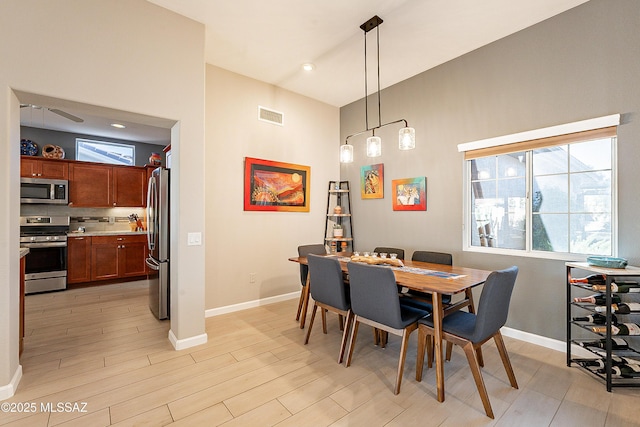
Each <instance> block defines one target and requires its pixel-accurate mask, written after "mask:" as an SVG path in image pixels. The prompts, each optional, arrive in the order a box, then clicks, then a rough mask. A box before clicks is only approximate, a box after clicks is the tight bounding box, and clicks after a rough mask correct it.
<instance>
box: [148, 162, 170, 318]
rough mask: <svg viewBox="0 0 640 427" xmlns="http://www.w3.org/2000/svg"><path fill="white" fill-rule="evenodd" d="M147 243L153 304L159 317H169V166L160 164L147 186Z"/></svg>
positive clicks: (153, 308)
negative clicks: (161, 166) (160, 166)
mask: <svg viewBox="0 0 640 427" xmlns="http://www.w3.org/2000/svg"><path fill="white" fill-rule="evenodd" d="M147 244H148V246H149V256H148V257H147V265H148V266H149V268H150V269H151V274H150V275H149V308H150V309H151V311H152V312H153V314H154V315H155V316H156V317H157V318H158V319H168V318H169V314H170V306H169V289H170V287H169V258H170V256H169V170H168V169H163V168H157V169H155V170H154V171H153V173H152V174H151V177H150V178H149V184H148V187H147Z"/></svg>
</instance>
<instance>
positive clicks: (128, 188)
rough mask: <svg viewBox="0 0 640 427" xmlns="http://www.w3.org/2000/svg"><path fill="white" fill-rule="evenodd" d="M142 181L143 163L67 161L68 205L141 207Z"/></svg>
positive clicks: (143, 188) (145, 178) (143, 181)
mask: <svg viewBox="0 0 640 427" xmlns="http://www.w3.org/2000/svg"><path fill="white" fill-rule="evenodd" d="M146 184H147V171H146V169H145V168H144V167H136V166H110V165H101V164H95V163H84V162H74V163H71V164H69V206H71V207H91V208H104V207H115V206H122V207H144V206H145V203H146Z"/></svg>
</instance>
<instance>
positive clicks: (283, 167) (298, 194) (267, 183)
mask: <svg viewBox="0 0 640 427" xmlns="http://www.w3.org/2000/svg"><path fill="white" fill-rule="evenodd" d="M310 175H311V168H310V167H309V166H301V165H294V164H292V163H282V162H275V161H272V160H261V159H254V158H251V157H246V158H245V160H244V210H245V211H278V212H309V179H310Z"/></svg>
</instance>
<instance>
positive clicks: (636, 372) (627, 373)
mask: <svg viewBox="0 0 640 427" xmlns="http://www.w3.org/2000/svg"><path fill="white" fill-rule="evenodd" d="M597 372H598V373H600V374H604V373H605V372H606V371H605V369H598V371H597ZM611 374H612V375H616V376H618V377H622V378H640V365H630V364H628V365H618V366H613V367H612V368H611Z"/></svg>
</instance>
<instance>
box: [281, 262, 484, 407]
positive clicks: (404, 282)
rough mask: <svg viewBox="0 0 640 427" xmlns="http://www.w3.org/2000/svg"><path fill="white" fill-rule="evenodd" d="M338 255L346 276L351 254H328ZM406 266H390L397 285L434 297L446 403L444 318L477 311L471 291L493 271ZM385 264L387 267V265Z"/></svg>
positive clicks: (439, 377)
mask: <svg viewBox="0 0 640 427" xmlns="http://www.w3.org/2000/svg"><path fill="white" fill-rule="evenodd" d="M326 256H335V257H337V258H338V260H339V261H340V267H341V269H342V271H343V272H344V273H347V272H348V267H347V263H348V262H349V261H350V260H351V258H350V254H349V253H341V254H340V253H339V254H327V255H326ZM289 261H292V262H296V263H299V264H305V265H308V262H307V258H306V257H292V258H289ZM402 263H403V264H404V266H403V267H395V266H389V268H393V270H394V275H395V277H396V283H397V284H398V285H399V286H402V287H406V288H408V289H409V290H413V291H420V292H426V293H430V294H431V296H432V297H431V304H432V306H433V313H432V316H433V329H434V331H435V339H434V345H435V359H436V384H437V398H438V401H439V402H443V401H444V358H443V356H442V319H443V318H444V316H446V315H447V314H449V313H451V312H453V311H456V310H460V309H461V308H464V307H468V310H469V311H470V312H472V313H473V312H475V308H474V304H473V298H472V295H471V289H472V288H474V287H476V286H479V285H481V284H483V283H484V282H485V281H486V280H487V277H488V276H489V274H490V273H491V272H490V271H486V270H479V269H476V268H468V267H460V266H452V265H443V264H432V263H427V262H419V261H405V260H402ZM383 265H384V264H383ZM310 276H311V275H307V283H306V286H304V289H303V292H304V301H303V307H302V313H301V315H300V328H301V329H302V328H304V323H305V318H306V315H307V306H308V304H309V293H310V287H311V285H312V284H311V282H310V279H309V277H310ZM458 294H464V297H463V298H462V299H461V300H459V301H458V302H455V303H452V304H450V305H448V306H447V307H446V309H445V308H444V307H443V304H442V295H458Z"/></svg>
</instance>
